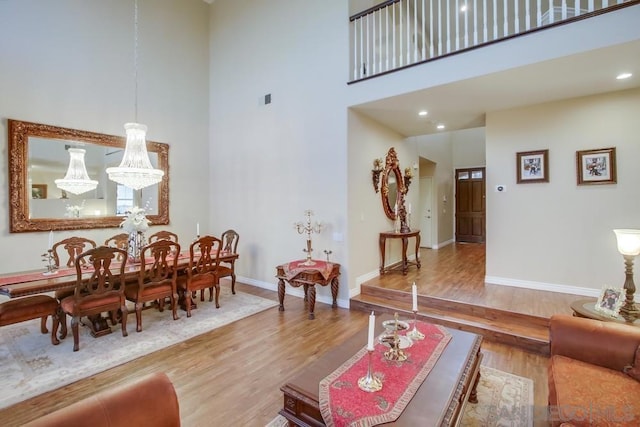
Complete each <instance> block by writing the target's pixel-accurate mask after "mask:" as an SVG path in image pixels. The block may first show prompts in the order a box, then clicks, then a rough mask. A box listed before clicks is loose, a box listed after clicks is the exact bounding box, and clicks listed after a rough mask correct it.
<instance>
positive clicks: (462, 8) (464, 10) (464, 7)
mask: <svg viewBox="0 0 640 427" xmlns="http://www.w3.org/2000/svg"><path fill="white" fill-rule="evenodd" d="M466 11H467V5H466V4H463V5H462V7H460V12H466Z"/></svg>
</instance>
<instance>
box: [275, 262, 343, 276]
mask: <svg viewBox="0 0 640 427" xmlns="http://www.w3.org/2000/svg"><path fill="white" fill-rule="evenodd" d="M305 262H307V260H306V259H301V260H298V261H291V262H290V263H288V264H284V265H283V266H282V269H283V270H284V275H285V276H286V278H287V280H291V279H293V278H294V277H296V276H297V275H298V274H300V273H302V272H303V271H317V272H318V273H320V274H322V277H323V278H324V279H325V280H327V279H328V278H329V276H330V275H331V272H332V271H333V263H330V262H327V261H320V260H317V259H314V260H312V262H313V265H305V264H304V263H305Z"/></svg>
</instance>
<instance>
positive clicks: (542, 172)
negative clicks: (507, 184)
mask: <svg viewBox="0 0 640 427" xmlns="http://www.w3.org/2000/svg"><path fill="white" fill-rule="evenodd" d="M516 165H517V174H518V175H517V182H518V184H526V183H530V182H531V183H533V182H549V150H537V151H523V152H521V153H516Z"/></svg>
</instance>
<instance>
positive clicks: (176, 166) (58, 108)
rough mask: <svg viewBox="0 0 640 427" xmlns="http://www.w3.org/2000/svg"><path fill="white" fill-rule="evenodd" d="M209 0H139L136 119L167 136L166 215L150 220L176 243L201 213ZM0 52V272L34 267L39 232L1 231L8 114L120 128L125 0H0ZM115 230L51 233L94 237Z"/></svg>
mask: <svg viewBox="0 0 640 427" xmlns="http://www.w3.org/2000/svg"><path fill="white" fill-rule="evenodd" d="M208 9H209V6H208V5H207V4H206V3H204V2H203V1H201V0H139V37H138V40H139V42H138V43H139V49H138V55H139V65H138V120H139V121H140V122H141V123H144V124H146V125H148V127H149V132H148V135H147V137H148V139H149V140H154V141H158V142H166V143H168V144H169V145H170V149H169V164H170V170H169V176H170V215H171V224H170V225H169V226H162V227H159V228H158V229H160V228H167V229H171V230H172V231H175V232H177V233H178V234H179V235H180V236H181V241H182V242H184V243H187V242H189V241H190V239H191V238H192V237H193V236H194V235H195V222H196V221H198V220H199V221H200V222H201V223H206V221H207V220H208V214H207V209H208V191H207V188H208V167H209V163H208V158H207V157H208V150H209V148H208V144H207V142H208V134H207V132H208V120H209V119H208V108H209V107H208V105H209V100H208V97H207V96H206V93H207V90H208V89H207V88H208V76H209V71H208V68H209V67H208V38H207V36H208V33H209V26H208V25H209V22H208V18H207V16H208V15H207V11H208ZM0 57H1V58H2V66H0V94H2V95H1V96H0V146H1V147H2V150H1V153H2V154H1V157H2V160H1V161H2V163H3V164H4V165H5V167H4V168H2V173H1V174H0V201H1V203H0V218H2V219H3V220H2V221H1V222H0V235H1V236H2V245H0V272H10V271H20V270H27V269H35V268H41V267H43V265H44V264H43V262H42V261H41V258H40V254H42V253H43V252H44V251H45V250H46V244H47V240H48V239H47V233H44V232H41V233H38V232H34V233H9V220H8V217H9V211H8V200H9V196H8V194H7V192H8V175H7V168H6V165H7V161H8V160H7V119H8V118H12V119H16V120H25V121H33V122H37V123H45V124H51V125H56V126H62V127H68V128H74V129H82V130H90V131H94V132H100V133H107V134H111V135H124V128H123V124H124V123H125V122H129V121H133V120H134V100H135V98H134V91H133V88H134V78H133V75H134V65H133V64H134V61H133V59H134V24H133V2H132V1H129V0H111V1H108V2H107V1H91V2H89V1H84V0H57V1H55V2H53V1H38V0H4V1H0ZM194 193H196V194H198V196H197V197H194ZM203 228H204V227H203ZM153 229H154V228H152V230H153ZM205 231H206V230H205ZM119 232H120V230H119V229H115V228H114V229H97V230H79V231H75V232H74V231H65V232H56V233H55V234H56V236H55V238H56V240H59V239H62V238H65V237H69V236H71V235H82V236H86V237H89V238H92V239H95V240H96V241H98V242H102V241H104V240H105V239H106V238H107V237H109V236H111V235H114V234H116V233H119Z"/></svg>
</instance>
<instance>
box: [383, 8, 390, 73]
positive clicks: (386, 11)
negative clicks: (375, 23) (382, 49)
mask: <svg viewBox="0 0 640 427" xmlns="http://www.w3.org/2000/svg"><path fill="white" fill-rule="evenodd" d="M384 20H385V25H386V31H385V40H386V45H387V46H386V51H387V53H386V58H385V60H386V62H385V64H386V65H385V70H388V69H389V49H390V47H389V6H387V7H385V8H384Z"/></svg>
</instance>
